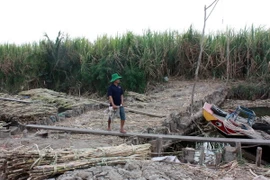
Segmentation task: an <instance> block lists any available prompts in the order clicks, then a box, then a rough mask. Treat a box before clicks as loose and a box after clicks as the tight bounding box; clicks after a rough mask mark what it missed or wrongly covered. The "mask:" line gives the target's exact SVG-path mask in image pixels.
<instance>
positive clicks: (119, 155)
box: [0, 144, 150, 180]
mask: <svg viewBox="0 0 270 180" xmlns="http://www.w3.org/2000/svg"><path fill="white" fill-rule="evenodd" d="M149 154H150V144H142V145H126V144H123V145H119V146H112V147H100V148H87V149H56V150H53V149H51V148H46V149H42V150H39V149H38V147H37V146H36V147H35V148H31V149H30V148H27V149H26V148H23V149H18V150H16V151H7V152H5V153H4V155H0V168H1V165H2V172H3V174H4V176H5V178H6V179H10V180H13V179H31V180H38V179H46V178H49V177H52V176H54V175H57V174H62V173H64V172H65V171H69V170H73V169H81V168H88V167H91V166H99V165H115V164H125V163H126V162H127V161H132V160H145V159H147V158H148V157H149Z"/></svg>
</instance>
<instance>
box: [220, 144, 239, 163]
mask: <svg viewBox="0 0 270 180" xmlns="http://www.w3.org/2000/svg"><path fill="white" fill-rule="evenodd" d="M236 152H237V148H236V147H231V146H225V147H224V151H223V158H224V161H225V162H231V161H233V160H235V159H236Z"/></svg>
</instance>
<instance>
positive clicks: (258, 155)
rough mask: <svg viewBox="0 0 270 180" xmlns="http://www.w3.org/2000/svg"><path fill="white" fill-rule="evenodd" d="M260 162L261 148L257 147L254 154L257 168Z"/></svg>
mask: <svg viewBox="0 0 270 180" xmlns="http://www.w3.org/2000/svg"><path fill="white" fill-rule="evenodd" d="M261 161H262V148H261V147H257V153H256V165H257V166H258V167H260V166H261Z"/></svg>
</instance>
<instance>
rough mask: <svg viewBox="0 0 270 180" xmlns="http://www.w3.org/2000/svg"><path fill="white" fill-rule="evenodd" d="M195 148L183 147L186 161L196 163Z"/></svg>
mask: <svg viewBox="0 0 270 180" xmlns="http://www.w3.org/2000/svg"><path fill="white" fill-rule="evenodd" d="M194 157H195V149H194V148H188V147H187V148H184V149H183V159H184V162H189V163H194Z"/></svg>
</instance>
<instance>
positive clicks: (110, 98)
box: [109, 96, 118, 109]
mask: <svg viewBox="0 0 270 180" xmlns="http://www.w3.org/2000/svg"><path fill="white" fill-rule="evenodd" d="M109 101H110V103H111V104H112V107H113V109H117V108H118V107H117V106H116V105H115V104H114V102H113V98H112V96H109Z"/></svg>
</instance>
